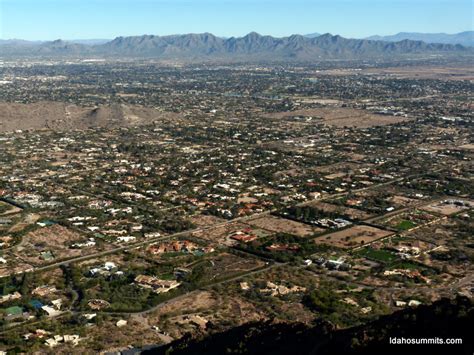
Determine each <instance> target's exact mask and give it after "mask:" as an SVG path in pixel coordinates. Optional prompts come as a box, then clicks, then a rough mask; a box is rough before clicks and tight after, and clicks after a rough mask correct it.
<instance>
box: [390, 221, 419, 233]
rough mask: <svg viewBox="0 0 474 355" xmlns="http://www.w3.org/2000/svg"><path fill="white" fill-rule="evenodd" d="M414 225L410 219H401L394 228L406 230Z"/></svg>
mask: <svg viewBox="0 0 474 355" xmlns="http://www.w3.org/2000/svg"><path fill="white" fill-rule="evenodd" d="M414 227H416V223H414V222H412V221H407V220H403V221H400V223H398V224H397V226H396V227H395V228H397V229H398V230H402V231H406V230H409V229H412V228H414Z"/></svg>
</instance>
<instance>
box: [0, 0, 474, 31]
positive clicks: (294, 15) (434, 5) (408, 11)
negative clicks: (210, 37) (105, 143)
mask: <svg viewBox="0 0 474 355" xmlns="http://www.w3.org/2000/svg"><path fill="white" fill-rule="evenodd" d="M473 17H474V14H473V0H0V38H3V39H7V38H21V39H29V40H36V39H42V40H52V39H57V38H62V39H86V38H114V37H117V36H128V35H142V34H156V35H166V34H177V33H199V32H211V33H214V34H216V35H219V36H227V37H230V36H241V35H245V34H246V33H248V32H251V31H257V32H259V33H261V34H270V35H274V36H284V35H290V34H293V33H299V34H307V33H313V32H319V33H326V32H330V33H332V34H340V35H342V36H345V37H365V36H369V35H373V34H383V35H386V34H394V33H397V32H401V31H404V32H405V31H406V32H448V33H455V32H461V31H466V30H472V28H473Z"/></svg>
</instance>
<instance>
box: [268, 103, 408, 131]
mask: <svg viewBox="0 0 474 355" xmlns="http://www.w3.org/2000/svg"><path fill="white" fill-rule="evenodd" d="M289 116H311V117H322V122H323V123H325V124H327V125H330V126H336V127H344V126H348V127H358V128H367V127H374V126H385V125H389V124H393V123H398V122H406V121H408V120H410V119H408V118H402V117H394V116H384V115H376V114H373V113H370V112H367V111H364V110H356V109H352V108H342V107H331V108H317V109H306V110H297V111H292V112H276V113H271V114H268V115H267V116H266V117H268V118H276V119H282V118H285V117H289Z"/></svg>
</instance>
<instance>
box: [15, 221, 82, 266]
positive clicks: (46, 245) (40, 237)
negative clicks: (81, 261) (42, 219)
mask: <svg viewBox="0 0 474 355" xmlns="http://www.w3.org/2000/svg"><path fill="white" fill-rule="evenodd" d="M86 240H87V239H86V238H85V237H84V236H82V235H80V234H79V233H77V232H75V231H73V230H71V229H68V228H66V227H63V226H60V225H58V224H55V225H52V226H49V227H42V228H37V229H35V230H33V231H31V232H29V233H27V234H26V235H24V236H23V237H22V241H21V242H20V244H18V245H17V246H16V247H15V255H16V256H17V257H18V258H20V259H21V260H24V261H26V262H28V263H31V264H33V265H44V264H48V263H51V262H52V261H53V260H54V261H57V260H62V259H69V258H73V257H78V256H80V255H83V254H84V253H87V252H90V250H88V249H90V248H86V249H73V248H72V245H73V244H75V243H81V242H85V241H86Z"/></svg>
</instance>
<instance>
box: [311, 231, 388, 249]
mask: <svg viewBox="0 0 474 355" xmlns="http://www.w3.org/2000/svg"><path fill="white" fill-rule="evenodd" d="M392 234H394V233H393V232H390V231H386V230H383V229H379V228H375V227H370V226H354V227H351V228H348V229H344V230H341V231H338V232H335V233H331V234H327V235H324V236H321V237H319V238H316V239H315V243H316V244H328V245H331V246H335V247H338V248H344V249H348V248H354V247H357V246H360V245H363V244H367V243H370V242H373V241H374V240H377V239H380V238H383V237H386V236H389V235H392Z"/></svg>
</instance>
